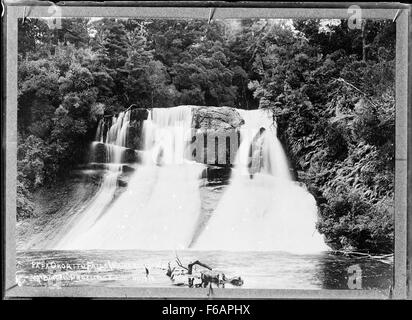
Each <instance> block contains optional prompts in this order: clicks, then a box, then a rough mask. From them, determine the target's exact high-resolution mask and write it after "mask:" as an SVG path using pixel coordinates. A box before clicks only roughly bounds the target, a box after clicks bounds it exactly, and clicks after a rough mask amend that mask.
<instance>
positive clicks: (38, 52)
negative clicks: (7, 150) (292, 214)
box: [17, 19, 395, 252]
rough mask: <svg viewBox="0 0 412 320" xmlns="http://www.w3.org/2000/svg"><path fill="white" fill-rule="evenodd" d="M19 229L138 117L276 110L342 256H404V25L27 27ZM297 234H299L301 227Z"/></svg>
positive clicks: (22, 32) (21, 85)
mask: <svg viewBox="0 0 412 320" xmlns="http://www.w3.org/2000/svg"><path fill="white" fill-rule="evenodd" d="M18 31H19V38H18V46H19V47H18V54H19V56H18V59H19V65H18V132H19V137H18V139H19V141H18V190H17V191H18V198H17V201H18V202H17V213H18V219H24V218H27V217H30V216H31V215H32V207H33V204H32V199H31V194H32V192H33V191H34V190H36V189H38V188H45V187H49V186H51V185H53V183H54V181H56V179H64V177H65V175H66V174H67V172H68V171H69V170H70V169H72V168H73V167H74V166H76V165H77V164H79V163H81V162H82V161H84V158H83V154H84V152H83V150H84V149H85V148H86V147H87V146H88V145H89V143H90V141H92V140H93V138H94V134H95V130H96V125H97V120H98V119H99V117H101V116H102V115H104V114H113V113H117V112H118V111H121V110H124V109H125V108H127V107H128V106H130V105H131V104H136V105H137V106H141V107H148V108H167V107H172V106H177V105H182V104H191V105H206V106H230V107H236V108H242V109H256V108H267V109H270V110H272V112H273V114H274V116H275V117H276V121H277V124H278V136H279V138H280V139H281V141H282V143H283V145H284V148H285V150H286V152H287V154H288V157H289V160H290V162H291V166H292V167H293V169H294V171H295V174H296V179H297V180H299V181H301V182H303V183H304V184H305V185H306V186H307V187H308V190H309V191H310V192H311V193H312V194H313V195H314V197H315V199H316V200H317V203H318V206H319V209H320V210H319V223H318V226H317V227H318V229H319V231H320V232H321V233H322V234H324V235H325V237H326V240H327V241H328V243H329V244H330V245H331V246H332V247H333V248H335V249H341V248H343V249H351V250H354V249H356V250H365V251H373V252H391V251H392V250H393V237H394V230H393V211H394V210H393V201H394V187H393V183H394V139H395V135H394V130H395V121H394V113H395V100H394V73H395V62H394V61H395V24H394V23H392V22H391V21H376V20H375V21H372V20H368V21H365V22H364V23H363V25H362V28H361V29H358V30H357V29H354V30H351V29H350V28H348V26H347V22H346V21H345V20H342V21H339V20H338V21H335V20H333V21H322V20H296V21H293V22H290V21H286V20H285V21H279V20H259V19H255V20H242V21H239V20H227V21H212V22H211V23H207V22H206V21H201V20H185V21H179V20H138V19H91V20H89V19H64V20H63V21H62V28H61V29H49V28H48V26H47V23H46V22H45V21H44V20H40V19H26V20H25V21H24V22H23V21H20V23H19V30H18ZM297 223H298V222H297Z"/></svg>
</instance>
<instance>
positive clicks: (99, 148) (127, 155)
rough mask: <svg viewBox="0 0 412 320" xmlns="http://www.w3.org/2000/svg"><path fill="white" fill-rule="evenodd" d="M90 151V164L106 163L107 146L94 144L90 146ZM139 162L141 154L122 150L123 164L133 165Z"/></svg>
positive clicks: (129, 149) (130, 150)
mask: <svg viewBox="0 0 412 320" xmlns="http://www.w3.org/2000/svg"><path fill="white" fill-rule="evenodd" d="M92 148H93V149H92V150H91V152H90V162H95V163H106V162H107V152H108V149H107V145H106V144H105V143H101V142H98V143H95V144H94V145H93V146H92ZM140 161H141V152H139V151H137V150H135V149H132V148H124V153H123V159H122V162H123V163H135V162H140Z"/></svg>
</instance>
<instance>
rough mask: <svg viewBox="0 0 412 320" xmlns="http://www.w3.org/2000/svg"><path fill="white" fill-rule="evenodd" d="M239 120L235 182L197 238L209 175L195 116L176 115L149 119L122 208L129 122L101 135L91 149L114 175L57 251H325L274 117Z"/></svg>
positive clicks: (247, 114) (122, 118)
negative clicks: (196, 156) (196, 147)
mask: <svg viewBox="0 0 412 320" xmlns="http://www.w3.org/2000/svg"><path fill="white" fill-rule="evenodd" d="M238 111H239V113H240V115H241V116H242V117H243V119H244V121H245V123H244V125H243V126H242V127H241V130H240V131H241V132H240V136H241V143H240V146H239V149H238V150H237V153H236V159H235V166H234V169H233V173H232V177H231V182H230V185H229V186H228V188H227V189H226V191H225V193H224V194H223V196H222V198H221V199H220V201H219V203H218V204H217V207H216V209H215V211H214V212H213V213H212V215H211V218H210V219H209V221H208V223H207V225H206V227H205V228H203V231H202V232H201V233H200V234H199V235H197V234H196V235H195V234H194V233H195V231H196V230H198V223H199V221H200V220H202V219H201V203H200V190H199V183H200V179H199V178H200V176H201V172H202V170H203V169H204V168H205V165H204V164H201V163H197V162H195V161H193V159H192V155H191V148H190V143H191V141H192V140H191V139H192V130H191V129H192V106H179V107H174V108H167V109H166V108H165V109H153V110H151V111H150V112H149V116H148V119H147V120H145V121H144V122H143V131H142V135H143V137H142V138H143V140H144V150H143V151H142V153H143V156H142V163H141V165H139V166H136V171H135V172H134V173H133V175H132V176H131V177H130V179H129V181H128V187H127V189H126V190H125V191H124V192H122V193H121V194H120V195H119V196H118V197H116V199H114V194H115V191H116V188H117V179H118V176H119V174H120V172H121V162H122V161H123V153H124V149H125V146H126V140H127V132H128V127H129V122H130V112H125V113H120V114H119V115H118V116H117V117H113V118H112V119H111V125H110V127H109V128H107V129H106V127H107V125H106V124H105V123H103V122H102V123H100V124H99V125H98V129H97V132H96V142H94V144H92V145H96V144H97V143H101V141H103V140H104V141H105V143H104V144H105V146H106V155H107V159H106V162H107V169H108V170H107V173H106V175H105V177H104V179H103V183H102V185H101V188H100V190H99V192H98V193H97V195H96V197H95V198H94V200H93V201H92V203H91V204H90V205H89V206H88V208H87V209H86V210H85V211H84V212H82V213H81V214H80V215H79V216H80V217H79V218H77V219H76V220H75V221H74V222H73V227H72V229H71V230H70V231H69V232H68V233H67V234H66V235H65V237H64V238H63V240H62V241H61V242H60V243H59V244H58V246H57V247H56V249H116V250H117V249H119V250H120V249H144V250H164V249H172V250H173V249H188V248H189V246H190V247H191V248H193V249H201V250H230V251H246V250H250V251H274V250H283V251H289V252H303V253H307V252H318V251H322V250H327V249H328V248H327V247H326V245H325V244H324V241H323V238H322V237H321V235H320V234H319V233H318V232H317V231H316V228H315V224H316V221H317V206H316V202H315V199H314V198H313V196H312V195H311V194H310V193H309V192H308V191H307V190H306V189H305V188H303V187H301V186H299V185H298V184H297V183H296V182H294V181H293V180H292V178H291V176H290V173H289V167H288V163H287V158H286V155H285V153H284V151H283V149H282V146H281V144H280V142H279V140H278V139H277V135H276V123H275V122H274V120H273V118H272V116H271V114H270V113H269V112H266V111H265V110H253V111H244V110H238ZM108 208H109V209H108ZM193 239H196V241H195V242H194V243H193Z"/></svg>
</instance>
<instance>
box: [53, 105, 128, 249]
mask: <svg viewBox="0 0 412 320" xmlns="http://www.w3.org/2000/svg"><path fill="white" fill-rule="evenodd" d="M129 120H130V111H126V112H121V113H119V115H118V116H117V117H116V116H114V117H113V118H112V125H111V127H110V129H109V132H108V133H107V136H106V143H105V144H104V145H105V148H106V168H107V172H106V174H105V175H104V177H103V180H102V184H101V186H100V188H99V191H98V192H97V194H96V195H95V197H94V199H93V200H92V202H91V204H90V205H89V206H88V207H87V209H86V210H85V211H84V212H82V213H81V215H80V217H75V220H74V221H71V223H72V227H71V229H70V230H69V232H68V233H67V234H65V235H64V236H63V238H62V239H61V240H60V241H59V242H58V244H57V246H56V249H72V248H81V247H82V246H83V245H82V244H81V243H79V241H83V236H85V235H87V234H88V233H89V231H90V229H91V227H92V226H93V225H94V224H95V223H96V221H97V219H98V218H99V217H100V215H101V214H102V213H103V212H104V211H105V210H106V209H107V207H108V206H109V205H110V203H111V202H112V201H113V198H114V194H115V191H116V188H117V179H118V177H119V175H120V174H121V172H122V171H121V170H122V164H121V161H122V160H123V155H124V151H125V146H126V137H127V127H128V126H129ZM102 128H103V120H101V121H100V122H99V125H98V129H97V133H96V141H95V142H93V143H92V146H91V149H92V150H91V152H92V154H93V153H94V149H95V147H96V145H97V144H98V143H101V142H102V141H103V130H102Z"/></svg>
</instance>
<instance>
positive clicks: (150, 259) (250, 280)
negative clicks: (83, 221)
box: [16, 250, 393, 290]
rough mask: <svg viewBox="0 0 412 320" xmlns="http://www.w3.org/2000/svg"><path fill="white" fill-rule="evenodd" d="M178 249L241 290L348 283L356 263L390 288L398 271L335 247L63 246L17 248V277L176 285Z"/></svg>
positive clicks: (51, 282)
mask: <svg viewBox="0 0 412 320" xmlns="http://www.w3.org/2000/svg"><path fill="white" fill-rule="evenodd" d="M176 254H177V255H178V256H179V258H180V260H181V261H182V263H183V264H187V263H189V262H192V261H195V260H199V261H201V262H203V263H205V264H207V265H209V266H210V267H211V268H213V270H214V271H219V272H223V273H225V275H226V276H227V277H232V276H241V277H242V279H243V280H244V284H243V286H241V287H236V288H239V290H241V289H348V268H349V267H350V266H353V265H358V266H359V267H360V270H361V278H362V289H388V288H389V287H390V285H391V279H392V271H393V266H392V265H391V264H387V263H383V262H380V261H376V260H373V259H370V258H364V257H362V258H350V257H346V256H342V255H335V254H333V253H331V252H323V253H318V254H291V253H287V252H229V251H193V250H182V251H179V252H174V251H144V250H90V251H89V250H85V251H64V250H60V251H19V252H17V273H16V277H17V283H18V284H19V285H24V286H48V287H60V286H61V287H64V286H98V287H172V286H174V284H173V282H172V281H171V280H170V278H169V277H167V276H166V269H167V264H168V262H171V265H172V267H173V266H175V265H176V262H175V259H176ZM69 267H70V268H71V269H69ZM145 267H147V269H148V270H149V275H148V276H146V270H145ZM226 286H230V287H232V286H231V285H226Z"/></svg>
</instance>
